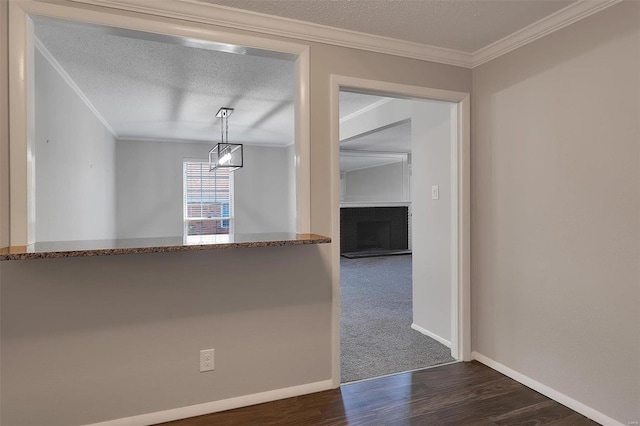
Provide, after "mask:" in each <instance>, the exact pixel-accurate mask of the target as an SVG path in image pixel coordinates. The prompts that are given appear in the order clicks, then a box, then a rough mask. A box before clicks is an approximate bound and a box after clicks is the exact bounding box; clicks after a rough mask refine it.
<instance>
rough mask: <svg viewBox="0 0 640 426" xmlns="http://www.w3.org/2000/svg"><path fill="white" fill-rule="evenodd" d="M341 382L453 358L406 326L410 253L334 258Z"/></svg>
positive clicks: (409, 312) (408, 320)
mask: <svg viewBox="0 0 640 426" xmlns="http://www.w3.org/2000/svg"><path fill="white" fill-rule="evenodd" d="M340 268H341V277H340V279H341V287H342V312H341V317H342V318H341V319H342V321H341V344H342V354H341V359H342V366H341V368H342V382H343V383H344V382H352V381H355V380H362V379H369V378H371V377H378V376H382V375H385V374H391V373H398V372H400V371H408V370H415V369H418V368H424V367H429V366H432V365H436V364H442V363H445V362H451V361H454V359H453V358H452V357H451V350H450V349H449V348H447V347H446V346H444V345H442V344H441V343H439V342H437V341H435V340H433V339H432V338H430V337H427V336H425V335H424V334H422V333H419V332H417V331H415V330H413V329H412V328H411V323H412V306H411V284H412V283H411V256H410V255H405V256H389V257H371V258H364V259H346V258H341V259H340Z"/></svg>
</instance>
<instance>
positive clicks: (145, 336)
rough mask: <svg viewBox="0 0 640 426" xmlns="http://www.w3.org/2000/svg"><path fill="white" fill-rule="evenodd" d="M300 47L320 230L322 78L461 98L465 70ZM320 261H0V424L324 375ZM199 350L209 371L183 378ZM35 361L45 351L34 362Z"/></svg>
mask: <svg viewBox="0 0 640 426" xmlns="http://www.w3.org/2000/svg"><path fill="white" fill-rule="evenodd" d="M72 7H73V6H72ZM4 25H6V22H3V23H2V25H0V28H2V27H3V26H4ZM214 29H216V30H218V31H223V32H229V31H231V30H229V29H226V28H220V27H217V28H214ZM252 35H254V36H257V37H261V38H264V37H266V36H265V35H263V34H257V33H255V34H252ZM291 41H293V40H291ZM309 45H310V70H311V73H310V79H311V80H310V85H309V90H310V93H309V98H308V99H309V102H310V107H311V111H312V114H311V123H310V135H311V152H310V155H311V170H310V173H311V188H310V189H311V230H312V231H313V232H316V233H319V234H325V235H331V234H332V227H331V220H332V215H333V214H334V213H336V214H337V211H336V212H333V211H332V209H331V188H330V185H329V184H328V182H330V178H331V175H330V173H331V167H330V165H331V146H330V142H329V141H331V134H330V99H329V96H330V94H329V90H328V88H329V78H330V75H331V74H340V75H350V76H357V77H361V78H368V79H375V80H383V81H389V82H394V83H400V84H410V85H418V86H426V87H434V88H440V89H450V90H457V91H466V92H469V91H470V90H471V71H470V70H468V69H462V68H458V67H453V66H446V65H441V64H435V63H430V62H425V61H420V60H415V59H405V58H400V57H397V56H391V55H384V54H377V53H371V52H364V51H359V50H355V49H349V48H341V47H334V46H329V45H325V44H315V43H309ZM0 176H1V175H0ZM6 185H8V182H7V181H6V180H2V181H0V186H6ZM332 244H339V242H338V241H335V242H333V243H332ZM333 267H334V259H333V257H332V255H331V247H330V245H322V246H316V247H290V248H265V249H243V250H228V251H213V252H198V253H196V252H190V253H166V254H148V255H137V256H135V255H134V256H112V257H102V258H77V259H51V260H35V261H21V262H9V263H7V262H0V287H1V292H0V295H1V296H0V300H1V301H2V313H1V316H2V336H1V342H0V343H1V355H2V358H1V362H2V366H1V367H2V372H3V374H2V377H1V383H0V384H1V386H2V396H1V398H2V405H1V408H2V424H6V425H34V424H47V425H49V426H56V425H74V424H76V425H77V424H83V423H91V422H98V421H106V420H109V419H115V418H121V417H126V416H132V415H137V414H143V413H147V412H151V411H159V410H169V409H174V408H178V407H184V406H189V405H192V404H198V403H202V402H207V401H218V400H222V399H225V398H229V397H231V396H241V395H249V394H252V393H255V392H260V391H268V390H275V389H281V388H283V387H287V386H294V385H303V384H308V383H314V382H317V381H323V380H327V379H330V378H331V375H332V372H331V351H332V339H331V306H332V305H331V304H332V297H333V295H332V292H331V286H332V278H331V275H332V269H333ZM214 271H215V272H216V273H213V272H214ZM218 273H220V274H221V275H220V277H218V276H217V274H218ZM185 286H186V287H185ZM219 332H220V333H223V337H221V338H220V339H218V338H217V337H216V336H218V334H217V333H219ZM209 347H215V349H216V354H220V358H218V359H217V360H216V372H215V373H207V374H199V373H196V372H195V371H196V369H197V367H198V351H199V350H200V349H206V348H209ZM96 349H101V350H96ZM35 354H52V355H51V356H50V357H49V361H48V363H47V365H46V368H45V366H44V365H42V364H39V365H38V366H35V367H34V359H33V356H35ZM40 366H42V368H40ZM11 372H16V374H14V373H11ZM17 373H19V374H17ZM34 401H37V407H36V406H35V405H34ZM34 407H36V408H35V409H34Z"/></svg>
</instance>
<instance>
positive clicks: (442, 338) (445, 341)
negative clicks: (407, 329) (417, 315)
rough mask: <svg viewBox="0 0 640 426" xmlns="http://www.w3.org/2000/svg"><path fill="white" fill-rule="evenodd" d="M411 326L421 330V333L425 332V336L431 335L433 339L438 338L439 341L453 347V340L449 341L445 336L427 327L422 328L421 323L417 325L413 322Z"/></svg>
mask: <svg viewBox="0 0 640 426" xmlns="http://www.w3.org/2000/svg"><path fill="white" fill-rule="evenodd" d="M411 328H413V329H414V330H415V331H419V332H420V333H422V334H424V335H425V336H429V337H431V338H432V339H433V340H437V341H438V342H440V343H442V344H443V345H445V346H446V347H448V348H451V342H450V341H448V340H447V339H445V338H444V337H440V336H438V335H437V334H435V333H432V332H430V331H429V330H427V329H426V328H422V327H420V326H419V325H416V324H415V323H414V324H411Z"/></svg>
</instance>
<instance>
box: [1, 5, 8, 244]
mask: <svg viewBox="0 0 640 426" xmlns="http://www.w3.org/2000/svg"><path fill="white" fill-rule="evenodd" d="M8 12H9V3H8V2H6V1H2V2H0V183H2V184H0V249H2V248H3V247H8V246H9V185H7V184H6V183H7V182H8V181H9V75H8V74H9V67H8V65H7V61H8V36H9V16H8Z"/></svg>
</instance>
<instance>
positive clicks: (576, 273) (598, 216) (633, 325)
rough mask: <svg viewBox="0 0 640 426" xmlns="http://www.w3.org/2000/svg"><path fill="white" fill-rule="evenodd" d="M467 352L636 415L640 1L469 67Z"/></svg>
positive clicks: (639, 376) (625, 418) (619, 413)
mask: <svg viewBox="0 0 640 426" xmlns="http://www.w3.org/2000/svg"><path fill="white" fill-rule="evenodd" d="M473 89H474V92H473V99H474V103H473V111H474V115H473V123H474V126H473V141H472V148H473V149H472V159H471V166H472V167H471V173H472V176H471V182H472V192H471V194H472V209H471V211H472V218H471V223H472V235H471V242H472V256H471V260H472V275H471V276H472V291H473V294H472V296H473V299H472V303H473V306H472V326H473V334H472V335H473V349H474V350H475V351H477V352H479V353H481V354H483V355H485V356H487V357H489V358H491V359H493V360H495V361H497V362H499V363H502V364H503V365H505V366H507V367H509V368H511V369H513V370H516V371H518V372H520V373H522V374H524V375H526V376H529V377H530V378H532V379H534V380H537V381H538V382H540V383H543V384H545V385H547V386H549V387H551V388H553V389H555V390H556V391H558V392H561V393H563V394H565V395H567V396H569V397H571V398H574V399H576V400H578V401H579V402H581V403H583V404H586V405H587V406H589V407H592V408H594V409H596V410H598V411H600V412H602V413H604V414H605V415H607V416H610V417H612V418H614V419H616V420H618V421H619V422H621V423H622V424H627V422H630V421H638V420H639V419H640V334H639V332H638V330H639V329H640V328H639V326H638V325H639V324H640V309H638V306H640V267H639V264H640V260H639V259H640V164H639V161H640V142H639V141H640V3H639V2H622V3H620V4H617V5H615V6H612V7H611V8H608V9H606V10H604V11H602V12H599V13H597V14H596V15H593V16H591V17H589V18H587V19H585V20H583V21H580V22H578V23H576V24H574V25H571V26H569V27H567V28H564V29H563V30H561V31H559V32H556V33H553V34H551V35H549V36H546V37H544V38H542V39H540V40H538V41H536V42H534V43H532V44H530V45H528V46H525V47H523V48H520V49H518V50H516V51H514V52H511V53H510V54H508V55H506V56H503V57H501V58H498V59H496V60H494V61H492V62H489V63H487V64H485V65H482V66H480V67H478V68H476V69H474V71H473Z"/></svg>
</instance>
